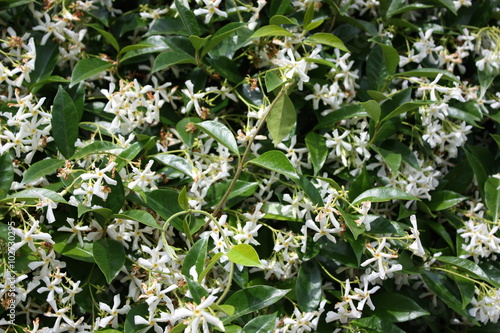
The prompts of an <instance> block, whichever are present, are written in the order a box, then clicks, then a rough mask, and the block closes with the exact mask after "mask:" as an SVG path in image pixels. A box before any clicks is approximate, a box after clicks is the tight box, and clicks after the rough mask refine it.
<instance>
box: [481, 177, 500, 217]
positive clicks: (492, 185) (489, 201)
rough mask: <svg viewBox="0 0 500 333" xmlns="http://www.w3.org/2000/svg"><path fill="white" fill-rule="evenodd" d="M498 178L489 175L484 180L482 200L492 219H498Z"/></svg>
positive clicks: (499, 185) (499, 186)
mask: <svg viewBox="0 0 500 333" xmlns="http://www.w3.org/2000/svg"><path fill="white" fill-rule="evenodd" d="M499 189H500V179H498V178H493V177H489V178H488V179H487V180H486V181H485V182H484V201H485V203H486V207H488V213H489V215H490V216H491V220H492V221H498V218H499V214H500V191H499Z"/></svg>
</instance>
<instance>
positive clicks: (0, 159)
mask: <svg viewBox="0 0 500 333" xmlns="http://www.w3.org/2000/svg"><path fill="white" fill-rule="evenodd" d="M0 175H1V176H0V198H3V197H4V196H6V195H7V193H8V192H9V191H10V187H11V186H12V182H13V181H14V167H13V166H12V159H11V157H10V154H9V153H8V152H7V153H4V154H2V155H0Z"/></svg>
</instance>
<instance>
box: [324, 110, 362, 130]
mask: <svg viewBox="0 0 500 333" xmlns="http://www.w3.org/2000/svg"><path fill="white" fill-rule="evenodd" d="M367 116H368V113H367V112H366V110H365V108H363V106H361V104H350V105H347V106H344V107H341V108H340V109H338V110H335V112H332V113H330V114H328V115H327V116H325V117H323V118H322V119H321V121H320V122H319V123H318V125H316V126H315V127H314V130H318V129H323V128H333V127H334V126H336V125H337V123H338V122H339V121H341V120H344V119H351V118H356V117H367Z"/></svg>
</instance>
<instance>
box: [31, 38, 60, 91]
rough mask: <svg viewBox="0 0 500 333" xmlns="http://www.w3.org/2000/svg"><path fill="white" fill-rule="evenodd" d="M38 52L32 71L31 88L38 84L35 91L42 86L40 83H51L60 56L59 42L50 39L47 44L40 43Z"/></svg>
mask: <svg viewBox="0 0 500 333" xmlns="http://www.w3.org/2000/svg"><path fill="white" fill-rule="evenodd" d="M36 54H37V57H36V59H35V69H34V70H33V71H32V72H31V73H30V81H31V88H32V89H33V88H34V87H35V85H36V89H34V90H35V92H36V91H37V90H38V89H39V88H40V87H41V85H40V84H39V83H41V82H44V81H45V83H50V81H48V80H49V78H50V77H51V74H52V72H53V71H54V67H55V66H56V63H57V59H58V57H59V44H58V43H54V42H50V41H48V42H46V43H45V45H38V46H37V48H36ZM37 84H38V85H37Z"/></svg>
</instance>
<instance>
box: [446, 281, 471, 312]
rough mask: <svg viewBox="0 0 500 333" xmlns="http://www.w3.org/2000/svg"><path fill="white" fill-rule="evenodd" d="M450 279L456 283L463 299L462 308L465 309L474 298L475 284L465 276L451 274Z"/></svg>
mask: <svg viewBox="0 0 500 333" xmlns="http://www.w3.org/2000/svg"><path fill="white" fill-rule="evenodd" d="M449 277H450V278H451V279H452V280H453V281H455V284H456V285H457V287H458V291H459V292H460V296H461V298H462V308H463V309H465V307H467V305H469V304H470V302H471V300H472V298H473V297H474V291H475V289H476V288H475V285H476V284H475V283H474V282H473V281H471V280H469V279H467V278H465V277H463V276H460V275H455V274H450V275H449Z"/></svg>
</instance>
